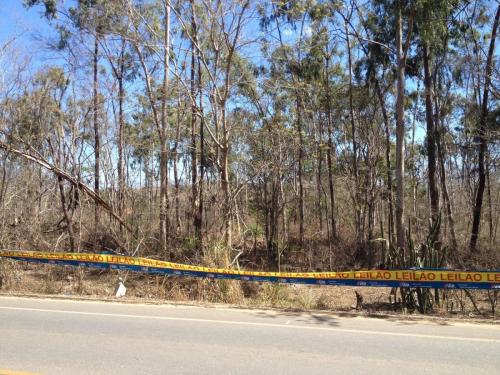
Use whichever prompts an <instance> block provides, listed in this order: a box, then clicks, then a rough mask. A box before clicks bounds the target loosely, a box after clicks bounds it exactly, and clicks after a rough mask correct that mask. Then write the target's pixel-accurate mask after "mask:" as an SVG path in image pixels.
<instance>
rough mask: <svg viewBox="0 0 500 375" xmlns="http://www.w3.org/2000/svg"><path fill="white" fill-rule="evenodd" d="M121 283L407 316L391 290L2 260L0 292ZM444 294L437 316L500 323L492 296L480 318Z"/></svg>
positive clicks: (211, 297) (455, 296)
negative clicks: (357, 294) (180, 276)
mask: <svg viewBox="0 0 500 375" xmlns="http://www.w3.org/2000/svg"><path fill="white" fill-rule="evenodd" d="M118 277H122V278H123V279H124V283H125V285H126V287H127V298H128V299H139V300H143V301H152V300H154V301H158V300H159V301H180V302H200V303H225V304H231V305H238V306H244V307H270V308H281V309H293V310H330V311H344V312H345V311H353V310H355V309H356V308H358V310H359V311H361V312H368V313H388V312H391V313H403V311H402V308H401V305H400V304H399V303H398V302H397V298H395V296H393V295H391V288H367V287H334V286H319V285H283V284H269V283H253V282H239V281H234V280H211V279H194V278H182V279H180V278H177V277H166V276H157V275H144V274H137V273H132V272H126V271H116V270H92V269H75V268H71V267H64V266H49V265H33V264H27V263H23V262H15V261H11V260H0V279H1V283H0V284H1V287H0V290H1V291H2V292H4V293H21V294H23V293H26V294H45V295H47V294H48V295H62V296H89V297H95V298H113V296H114V291H115V288H116V285H117V282H118ZM355 292H358V293H359V294H360V295H361V296H362V298H363V303H362V306H356V294H355ZM440 294H441V300H442V303H441V305H440V306H439V307H437V308H436V309H435V311H434V312H433V315H438V316H464V317H477V316H480V317H488V318H494V319H498V318H499V317H500V313H499V311H498V310H499V309H498V308H497V309H496V310H497V311H496V313H495V315H493V314H492V311H491V304H492V301H491V296H492V294H491V292H490V296H489V297H490V298H489V297H488V292H486V291H474V292H473V296H474V298H475V302H476V304H477V306H478V308H479V310H480V313H478V312H477V311H476V310H475V308H474V306H473V304H472V303H471V300H470V298H469V297H468V296H467V295H466V293H464V292H463V291H457V290H450V291H442V292H441V293H440ZM396 297H397V296H396ZM498 297H500V296H498ZM394 301H396V303H394ZM409 312H411V311H409ZM409 312H408V313H409Z"/></svg>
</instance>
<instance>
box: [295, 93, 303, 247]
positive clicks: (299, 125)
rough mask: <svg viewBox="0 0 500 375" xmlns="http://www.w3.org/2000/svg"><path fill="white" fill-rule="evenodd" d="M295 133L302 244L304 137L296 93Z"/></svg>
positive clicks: (298, 95)
mask: <svg viewBox="0 0 500 375" xmlns="http://www.w3.org/2000/svg"><path fill="white" fill-rule="evenodd" d="M296 105H297V107H296V109H297V132H298V133H299V163H298V171H297V177H298V180H299V242H300V244H301V245H303V244H304V183H303V176H302V175H303V164H304V136H303V134H302V103H301V98H300V94H299V93H298V92H297V98H296Z"/></svg>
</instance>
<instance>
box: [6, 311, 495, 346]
mask: <svg viewBox="0 0 500 375" xmlns="http://www.w3.org/2000/svg"><path fill="white" fill-rule="evenodd" d="M0 310H13V311H33V312H44V313H53V314H68V315H84V316H100V317H112V318H132V319H150V320H168V321H180V322H193V323H210V324H227V325H238V326H252V327H273V328H291V329H304V330H314V331H329V332H332V333H333V332H342V333H354V334H364V335H376V336H394V337H414V338H422V339H439V340H452V341H472V342H484V343H495V344H500V339H492V338H478V337H459V336H440V335H425V334H420V333H403V332H384V331H370V330H363V329H345V328H333V327H318V326H304V325H294V324H287V325H285V324H276V323H256V322H242V321H232V320H217V319H198V318H179V317H169V316H154V315H132V314H110V313H101V312H88V311H72V310H52V309H36V308H25V307H11V306H0Z"/></svg>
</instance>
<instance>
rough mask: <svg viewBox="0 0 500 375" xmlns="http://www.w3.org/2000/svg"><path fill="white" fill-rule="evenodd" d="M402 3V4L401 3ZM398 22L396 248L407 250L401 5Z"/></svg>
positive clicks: (403, 59) (403, 62) (403, 61)
mask: <svg viewBox="0 0 500 375" xmlns="http://www.w3.org/2000/svg"><path fill="white" fill-rule="evenodd" d="M400 3H401V2H400ZM397 12H398V14H397V20H396V53H397V90H396V185H397V187H396V246H397V247H398V249H400V250H403V249H406V241H405V227H404V211H405V202H404V188H405V185H404V173H405V160H404V158H405V152H404V147H405V146H404V143H405V122H404V121H405V119H404V115H405V109H404V99H405V57H404V55H403V42H402V38H403V35H402V34H403V20H402V14H401V4H400V5H399V6H398V10H397Z"/></svg>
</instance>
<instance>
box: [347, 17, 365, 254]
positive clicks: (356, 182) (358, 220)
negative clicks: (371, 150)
mask: <svg viewBox="0 0 500 375" xmlns="http://www.w3.org/2000/svg"><path fill="white" fill-rule="evenodd" d="M344 26H345V35H346V43H347V62H348V68H349V118H350V122H351V136H352V165H353V169H354V185H355V186H354V192H353V194H354V195H353V198H354V212H355V220H356V245H357V247H358V248H359V246H360V245H361V241H362V236H363V233H362V230H361V203H360V197H359V189H360V184H359V168H358V143H357V141H356V123H355V121H354V105H353V94H352V56H351V42H350V38H349V33H348V30H347V22H345V24H344Z"/></svg>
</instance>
